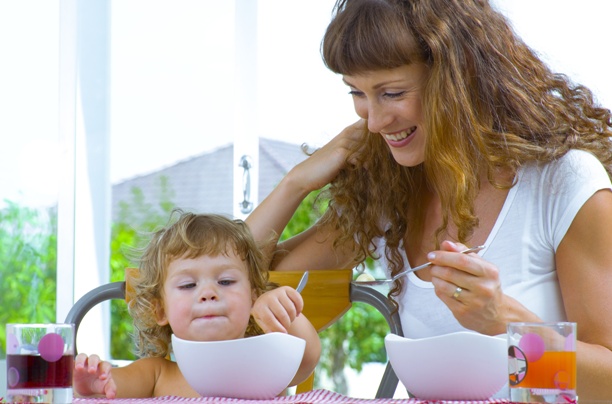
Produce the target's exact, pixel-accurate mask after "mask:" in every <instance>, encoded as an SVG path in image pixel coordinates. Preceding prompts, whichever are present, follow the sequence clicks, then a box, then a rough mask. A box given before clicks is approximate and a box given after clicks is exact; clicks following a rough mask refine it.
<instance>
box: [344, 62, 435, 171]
mask: <svg viewBox="0 0 612 404" xmlns="http://www.w3.org/2000/svg"><path fill="white" fill-rule="evenodd" d="M428 72H429V69H428V67H427V66H425V65H424V64H421V63H414V64H410V65H404V66H401V67H398V68H395V69H390V70H375V71H371V72H365V73H361V74H355V75H344V76H343V81H344V82H345V83H346V85H348V86H349V87H350V89H351V95H352V96H353V103H354V105H355V111H356V112H357V115H359V116H360V117H361V118H363V119H366V120H367V122H368V129H369V131H370V132H373V133H379V134H380V135H381V136H382V137H383V139H384V140H385V142H386V143H387V145H388V146H389V149H390V150H391V153H392V154H393V157H394V158H395V160H396V161H397V162H398V163H399V164H401V165H403V166H407V167H413V166H416V165H419V164H421V163H422V162H423V161H424V159H425V138H426V136H427V135H426V133H425V130H424V128H423V123H422V120H423V114H422V91H423V86H424V85H425V81H426V78H427V74H428Z"/></svg>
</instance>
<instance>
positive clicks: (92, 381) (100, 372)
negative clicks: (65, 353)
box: [72, 353, 117, 398]
mask: <svg viewBox="0 0 612 404" xmlns="http://www.w3.org/2000/svg"><path fill="white" fill-rule="evenodd" d="M111 368H112V365H111V364H110V363H109V362H106V361H102V360H100V357H99V356H98V355H91V356H89V357H88V356H87V355H85V354H83V353H81V354H79V355H77V357H76V358H75V360H74V374H73V376H72V383H73V386H74V390H75V391H76V393H77V394H79V395H81V396H91V395H100V394H101V395H104V396H105V397H106V398H115V395H116V394H117V386H116V385H115V382H114V380H113V377H112V375H111Z"/></svg>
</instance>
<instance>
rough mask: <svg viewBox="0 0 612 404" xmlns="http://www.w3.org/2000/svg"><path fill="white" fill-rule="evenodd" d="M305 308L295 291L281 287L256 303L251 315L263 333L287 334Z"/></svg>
mask: <svg viewBox="0 0 612 404" xmlns="http://www.w3.org/2000/svg"><path fill="white" fill-rule="evenodd" d="M303 308H304V300H303V299H302V295H300V294H299V293H298V292H297V291H296V290H295V289H293V288H292V287H289V286H281V287H279V288H276V289H273V290H270V291H268V292H266V293H264V294H263V295H261V296H259V298H258V299H257V300H256V301H255V304H254V305H253V308H252V309H251V314H252V315H253V318H254V319H255V321H257V324H258V325H259V326H260V327H261V329H262V330H263V332H265V333H266V334H267V333H270V332H275V331H276V332H283V333H287V332H288V330H289V328H290V326H291V324H292V323H293V321H294V320H295V319H296V317H297V316H299V315H300V313H301V312H302V309H303Z"/></svg>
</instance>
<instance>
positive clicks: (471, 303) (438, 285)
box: [427, 241, 520, 335]
mask: <svg viewBox="0 0 612 404" xmlns="http://www.w3.org/2000/svg"><path fill="white" fill-rule="evenodd" d="M441 247H442V250H440V251H434V252H431V253H429V254H428V256H427V259H428V260H430V261H431V262H432V263H433V264H434V265H433V266H432V267H431V276H432V279H431V282H432V283H433V285H434V289H435V291H436V295H437V296H438V297H439V298H440V300H442V301H443V302H444V303H445V304H446V305H447V306H448V308H449V309H450V310H451V311H452V312H453V315H454V316H455V318H456V319H457V321H459V323H460V324H461V325H462V326H464V327H465V328H468V329H470V330H474V331H478V332H480V333H482V334H487V335H497V334H503V333H505V332H506V323H507V322H508V321H511V319H510V318H508V314H509V313H510V312H511V310H508V307H510V306H509V305H515V308H516V305H519V306H520V304H519V303H518V302H516V301H515V300H514V299H512V298H510V297H509V296H506V295H505V294H504V293H503V291H502V288H501V283H500V280H499V270H498V268H497V267H496V266H495V265H493V264H491V263H490V262H488V261H486V260H484V259H482V258H481V257H480V256H478V255H477V254H474V253H471V254H461V253H459V252H460V251H462V250H464V249H465V248H466V247H465V246H464V245H462V244H458V243H453V242H450V241H445V242H443V243H442V245H441Z"/></svg>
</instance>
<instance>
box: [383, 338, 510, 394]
mask: <svg viewBox="0 0 612 404" xmlns="http://www.w3.org/2000/svg"><path fill="white" fill-rule="evenodd" d="M385 347H386V349H387V356H388V357H389V362H391V366H392V367H393V370H394V371H395V374H396V375H397V377H398V378H399V379H400V380H401V382H402V383H403V384H404V386H405V387H406V389H407V390H408V391H409V392H410V393H411V394H412V395H413V396H415V397H416V398H420V399H427V400H485V399H488V398H490V397H491V396H493V395H494V394H495V393H497V392H498V391H499V390H500V389H501V388H502V387H503V386H504V385H505V384H506V383H507V381H508V348H507V342H506V338H502V337H490V336H487V335H483V334H478V333H475V332H467V331H462V332H456V333H451V334H446V335H440V336H436V337H430V338H420V339H410V338H404V337H400V336H398V335H395V334H389V335H387V336H386V337H385Z"/></svg>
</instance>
